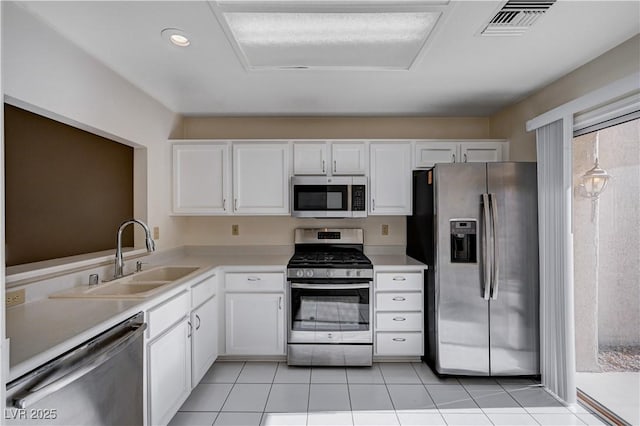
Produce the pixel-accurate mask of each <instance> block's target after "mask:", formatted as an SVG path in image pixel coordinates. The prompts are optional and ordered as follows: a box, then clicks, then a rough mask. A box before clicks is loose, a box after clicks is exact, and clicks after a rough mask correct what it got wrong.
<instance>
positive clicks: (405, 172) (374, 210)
mask: <svg viewBox="0 0 640 426" xmlns="http://www.w3.org/2000/svg"><path fill="white" fill-rule="evenodd" d="M370 169H371V176H370V179H371V198H370V200H371V203H370V206H369V214H372V215H409V214H411V145H410V144H409V143H407V142H395V143H372V144H371V165H370Z"/></svg>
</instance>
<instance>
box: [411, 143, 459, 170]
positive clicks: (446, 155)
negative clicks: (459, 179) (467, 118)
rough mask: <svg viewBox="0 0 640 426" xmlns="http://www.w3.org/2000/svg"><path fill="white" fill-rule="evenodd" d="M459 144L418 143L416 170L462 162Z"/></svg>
mask: <svg viewBox="0 0 640 426" xmlns="http://www.w3.org/2000/svg"><path fill="white" fill-rule="evenodd" d="M459 146H460V144H459V143H458V142H445V141H443V142H434V141H430V142H425V141H423V142H416V148H415V154H414V155H415V158H416V161H415V166H416V168H428V167H433V166H435V165H436V163H456V162H460V155H459V153H458V150H459Z"/></svg>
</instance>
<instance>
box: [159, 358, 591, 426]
mask: <svg viewBox="0 0 640 426" xmlns="http://www.w3.org/2000/svg"><path fill="white" fill-rule="evenodd" d="M585 424H586V425H601V424H603V423H602V422H600V421H599V420H598V419H597V418H596V417H595V416H593V415H592V414H591V413H589V412H588V411H587V410H585V409H584V408H582V407H580V406H572V407H566V406H564V405H562V404H561V403H560V402H559V401H557V400H556V399H555V398H554V397H553V396H551V395H550V394H549V393H547V392H546V391H545V390H544V389H542V388H541V387H539V384H538V383H536V382H534V381H532V380H529V379H518V378H515V379H514V378H505V379H500V378H496V379H494V378H460V379H456V378H446V379H442V378H439V377H437V376H436V375H435V374H433V372H431V370H430V369H429V367H428V366H427V365H426V364H423V363H419V362H416V363H379V364H374V365H373V366H372V367H353V368H351V367H348V368H326V367H320V368H305V367H288V366H287V365H286V363H277V362H216V363H215V364H214V365H213V367H211V369H210V370H209V372H208V373H207V374H206V375H205V377H204V378H203V379H202V381H201V382H200V384H199V385H198V386H197V387H196V388H195V389H194V390H193V392H192V393H191V396H190V397H189V399H188V400H187V401H186V402H185V403H184V405H183V406H182V407H181V408H180V411H179V412H178V413H177V414H176V416H175V417H174V418H173V420H172V421H171V423H170V425H171V426H182V425H185V426H186V425H189V426H198V425H242V426H262V425H264V426H272V425H309V426H312V425H313V426H315V425H347V426H359V425H376V426H385V425H403V426H405V425H406V426H409V425H420V426H426V425H585Z"/></svg>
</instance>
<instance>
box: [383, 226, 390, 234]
mask: <svg viewBox="0 0 640 426" xmlns="http://www.w3.org/2000/svg"><path fill="white" fill-rule="evenodd" d="M382 235H389V225H387V224H384V225H382Z"/></svg>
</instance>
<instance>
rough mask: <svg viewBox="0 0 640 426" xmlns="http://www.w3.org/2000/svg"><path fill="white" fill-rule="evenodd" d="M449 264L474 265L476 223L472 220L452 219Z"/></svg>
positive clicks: (475, 260)
mask: <svg viewBox="0 0 640 426" xmlns="http://www.w3.org/2000/svg"><path fill="white" fill-rule="evenodd" d="M450 227H451V262H452V263H476V262H477V257H476V234H477V223H476V221H475V220H473V219H471V220H470V219H452V220H451V221H450Z"/></svg>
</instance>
